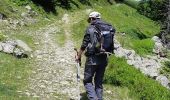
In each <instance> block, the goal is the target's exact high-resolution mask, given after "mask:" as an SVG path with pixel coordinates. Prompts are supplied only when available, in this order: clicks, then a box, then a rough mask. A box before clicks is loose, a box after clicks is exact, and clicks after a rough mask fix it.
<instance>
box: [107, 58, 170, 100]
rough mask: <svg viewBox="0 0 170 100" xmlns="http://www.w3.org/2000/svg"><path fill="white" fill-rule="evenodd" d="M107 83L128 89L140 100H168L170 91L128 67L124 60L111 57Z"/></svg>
mask: <svg viewBox="0 0 170 100" xmlns="http://www.w3.org/2000/svg"><path fill="white" fill-rule="evenodd" d="M104 82H105V83H108V84H112V85H115V86H120V87H128V89H129V90H130V95H135V96H136V97H138V100H168V99H169V98H170V91H169V90H168V89H166V88H165V87H163V86H161V85H160V84H159V83H158V82H156V81H155V80H153V79H150V78H148V77H146V76H144V75H143V74H142V73H141V72H140V71H139V70H137V69H135V68H134V67H132V66H130V65H128V64H127V63H126V60H125V59H123V58H117V57H115V56H111V57H110V60H109V65H108V68H107V70H106V73H105V80H104Z"/></svg>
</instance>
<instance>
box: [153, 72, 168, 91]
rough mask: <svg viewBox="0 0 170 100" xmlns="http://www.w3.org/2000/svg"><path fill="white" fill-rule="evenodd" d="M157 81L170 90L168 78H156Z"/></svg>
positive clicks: (161, 76)
mask: <svg viewBox="0 0 170 100" xmlns="http://www.w3.org/2000/svg"><path fill="white" fill-rule="evenodd" d="M156 80H157V81H159V82H160V83H161V84H162V85H163V86H165V87H167V88H170V87H169V84H170V81H169V80H168V78H167V77H166V76H163V75H160V76H158V77H157V78H156Z"/></svg>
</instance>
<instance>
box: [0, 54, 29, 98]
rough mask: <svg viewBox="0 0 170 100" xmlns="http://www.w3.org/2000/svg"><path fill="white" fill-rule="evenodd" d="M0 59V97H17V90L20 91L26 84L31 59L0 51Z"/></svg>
mask: <svg viewBox="0 0 170 100" xmlns="http://www.w3.org/2000/svg"><path fill="white" fill-rule="evenodd" d="M0 59H1V60H0V99H6V100H11V99H12V100H15V99H18V98H19V92H17V91H22V90H24V89H25V88H26V86H27V83H28V76H29V75H30V73H31V67H30V65H31V64H30V61H31V60H29V59H17V58H15V57H13V56H11V55H8V54H5V53H1V52H0ZM23 99H24V98H23Z"/></svg>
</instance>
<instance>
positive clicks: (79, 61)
mask: <svg viewBox="0 0 170 100" xmlns="http://www.w3.org/2000/svg"><path fill="white" fill-rule="evenodd" d="M74 50H75V51H76V55H77V56H78V50H77V48H74ZM77 62H78V63H79V65H80V66H81V58H80V59H78V60H77Z"/></svg>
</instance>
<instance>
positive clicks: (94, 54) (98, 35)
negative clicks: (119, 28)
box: [76, 12, 115, 100]
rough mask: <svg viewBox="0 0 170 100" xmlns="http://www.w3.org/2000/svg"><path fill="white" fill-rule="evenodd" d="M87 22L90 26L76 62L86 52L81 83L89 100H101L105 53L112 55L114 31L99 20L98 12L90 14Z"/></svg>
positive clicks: (105, 62)
mask: <svg viewBox="0 0 170 100" xmlns="http://www.w3.org/2000/svg"><path fill="white" fill-rule="evenodd" d="M87 21H88V23H90V25H89V27H87V29H86V32H85V35H84V39H83V42H82V45H81V48H80V50H79V52H78V54H77V56H76V60H77V61H80V60H81V55H82V53H83V51H85V50H86V52H85V56H86V63H85V70H84V80H83V83H84V86H85V89H86V92H87V97H88V99H89V100H102V95H103V86H102V81H103V76H104V72H105V68H106V66H107V62H108V59H107V54H106V52H110V53H113V48H114V46H113V36H114V33H115V29H114V28H113V27H112V25H110V24H108V23H106V22H104V21H102V20H101V14H100V13H99V12H92V13H90V14H89V18H88V20H87ZM105 37H107V39H105ZM93 78H94V83H93Z"/></svg>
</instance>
